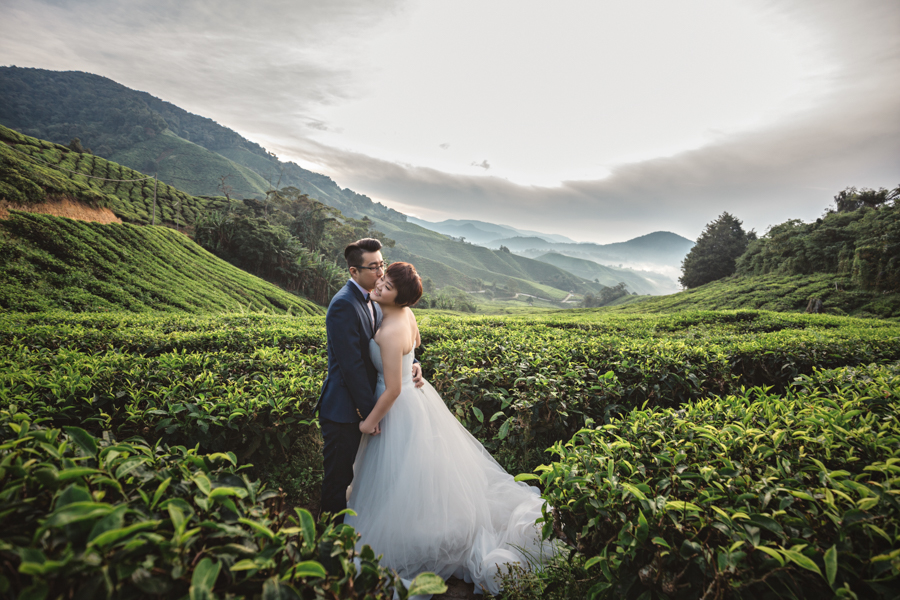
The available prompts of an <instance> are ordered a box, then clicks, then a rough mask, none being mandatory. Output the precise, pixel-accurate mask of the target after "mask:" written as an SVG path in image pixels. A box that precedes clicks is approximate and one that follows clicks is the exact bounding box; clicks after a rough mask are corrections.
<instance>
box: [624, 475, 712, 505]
mask: <svg viewBox="0 0 900 600" xmlns="http://www.w3.org/2000/svg"><path fill="white" fill-rule="evenodd" d="M622 487H623V488H625V489H626V490H627V491H628V493H629V494H631V495H632V496H634V497H635V498H637V499H638V500H646V499H647V496H645V495H644V493H643V492H642V491H641V490H639V489H638V488H637V486H634V485H632V484H630V483H626V482H624V481H623V482H622ZM673 502H677V501H676V500H673ZM667 504H668V503H667ZM697 510H699V508H698V509H697Z"/></svg>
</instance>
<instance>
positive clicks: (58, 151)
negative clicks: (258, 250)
mask: <svg viewBox="0 0 900 600" xmlns="http://www.w3.org/2000/svg"><path fill="white" fill-rule="evenodd" d="M0 142H3V143H0V167H2V173H0V175H2V177H0V198H2V199H5V200H6V201H8V202H12V203H15V204H18V205H20V206H28V205H33V204H40V203H43V202H46V201H47V200H48V199H53V198H58V197H64V198H72V199H74V200H76V201H77V202H80V203H82V204H85V205H88V206H101V207H106V208H108V209H110V210H111V211H112V212H113V213H115V215H116V216H117V217H119V218H121V219H122V220H124V221H128V222H130V223H136V224H140V225H151V224H153V223H154V199H155V217H156V218H155V222H156V224H158V225H159V224H166V225H171V226H180V227H184V226H186V225H191V224H193V223H194V222H195V221H196V220H197V218H198V217H199V216H200V215H201V214H204V213H206V212H210V211H215V210H221V209H222V208H224V207H225V206H227V204H228V203H227V201H226V199H225V198H201V197H197V196H192V195H190V194H186V193H184V192H182V191H181V190H178V189H176V188H174V187H172V186H170V185H167V184H165V183H162V182H159V183H158V184H156V182H155V181H154V179H152V178H148V177H147V175H145V174H144V173H141V172H139V171H135V170H133V169H129V168H127V167H123V166H121V165H119V164H116V163H114V162H111V161H108V160H105V159H103V158H100V157H98V156H92V155H90V154H82V153H79V152H73V151H72V150H69V149H68V148H66V147H65V146H60V145H58V144H54V143H51V142H48V141H46V140H39V139H36V138H33V137H29V136H25V135H22V134H20V133H18V132H16V131H13V130H12V129H8V128H6V127H3V126H2V125H0ZM79 173H83V174H85V175H91V176H92V177H96V178H104V179H112V180H117V181H102V180H101V179H93V178H88V177H82V176H80V175H79ZM155 184H156V185H155Z"/></svg>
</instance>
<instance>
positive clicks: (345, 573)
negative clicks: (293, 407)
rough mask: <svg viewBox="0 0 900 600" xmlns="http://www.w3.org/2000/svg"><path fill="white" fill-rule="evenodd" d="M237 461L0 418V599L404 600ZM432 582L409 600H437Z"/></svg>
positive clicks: (373, 564)
mask: <svg viewBox="0 0 900 600" xmlns="http://www.w3.org/2000/svg"><path fill="white" fill-rule="evenodd" d="M242 470H243V468H242V467H239V466H238V463H237V460H236V458H235V456H234V454H233V453H215V454H201V453H198V452H197V451H196V449H187V448H185V447H183V446H175V447H168V446H160V445H155V444H147V443H146V442H145V441H144V440H143V439H141V438H130V439H128V440H124V441H121V442H120V441H117V440H116V439H115V437H114V436H112V435H110V434H109V432H104V433H103V435H102V437H99V438H98V437H94V436H93V435H91V434H90V433H88V432H87V431H85V430H84V429H81V428H79V427H74V426H70V427H65V428H64V431H63V430H60V429H55V428H46V427H44V426H43V425H42V424H40V423H38V422H33V421H32V420H31V419H30V418H29V416H28V415H27V414H26V413H23V412H17V407H16V406H10V407H9V410H3V411H0V481H2V491H0V502H2V504H3V506H2V509H0V557H2V563H3V567H2V570H0V592H2V593H3V594H8V595H10V596H11V597H19V598H63V597H65V598H76V599H79V598H85V599H93V598H117V599H121V598H146V597H148V596H156V597H190V598H208V599H212V598H215V597H216V594H224V595H225V596H226V597H229V598H258V597H260V596H262V597H264V598H280V599H285V600H287V599H295V598H297V599H299V598H306V597H340V598H393V597H394V590H395V589H396V590H397V592H398V595H399V597H401V598H406V597H407V596H408V591H407V590H406V588H405V587H404V585H403V583H402V582H400V581H399V579H398V578H397V576H396V575H395V574H394V573H392V572H390V571H387V570H385V569H384V568H383V567H381V566H380V565H379V564H378V559H377V558H376V557H375V555H374V553H373V552H372V550H371V549H370V548H369V547H368V546H363V548H362V549H361V550H360V551H359V552H357V551H356V549H355V545H356V541H357V538H358V536H357V534H356V533H355V531H354V530H353V528H351V527H349V526H345V525H338V526H334V525H333V524H331V523H330V522H328V521H325V520H320V521H319V522H318V523H316V522H315V521H314V520H313V517H312V515H311V514H310V513H309V511H307V510H305V509H296V510H295V511H293V513H289V512H279V511H278V510H276V505H277V503H275V504H273V502H272V500H273V499H274V498H273V496H274V494H273V493H272V492H270V491H267V490H265V489H264V486H262V485H260V483H259V482H258V481H251V480H250V479H248V478H247V476H246V475H245V474H244V473H242V472H241V471H242ZM435 579H437V578H436V576H434V575H430V576H429V575H427V574H426V575H425V576H421V577H420V578H417V580H416V581H415V582H413V585H412V586H411V589H410V590H409V592H413V593H415V592H416V591H417V589H418V590H423V589H424V590H426V591H428V590H431V591H443V589H445V588H444V586H443V582H440V581H439V579H438V580H437V581H435Z"/></svg>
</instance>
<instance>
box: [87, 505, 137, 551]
mask: <svg viewBox="0 0 900 600" xmlns="http://www.w3.org/2000/svg"><path fill="white" fill-rule="evenodd" d="M127 510H128V505H127V504H120V505H119V506H117V507H115V508H114V509H113V511H112V512H111V513H109V514H108V515H106V516H105V517H103V518H102V519H100V520H99V521H97V522H96V523H94V527H93V529H91V533H90V535H88V545H90V542H91V540H93V539H94V538H95V537H97V536H98V535H102V534H104V533H106V532H107V531H110V530H113V529H118V528H119V527H121V526H122V522H123V521H124V519H125V512H126V511H127Z"/></svg>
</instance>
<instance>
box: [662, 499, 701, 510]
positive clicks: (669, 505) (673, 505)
mask: <svg viewBox="0 0 900 600" xmlns="http://www.w3.org/2000/svg"><path fill="white" fill-rule="evenodd" d="M666 510H679V511H686V510H693V511H697V512H700V510H701V509H700V507H699V506H697V505H696V504H692V503H690V502H684V501H682V500H669V501H668V502H666Z"/></svg>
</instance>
